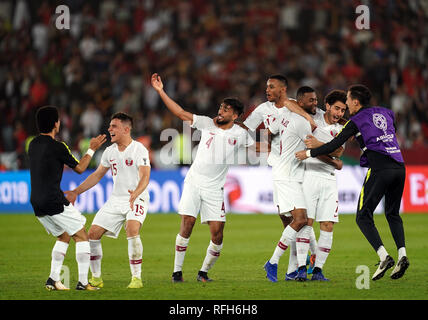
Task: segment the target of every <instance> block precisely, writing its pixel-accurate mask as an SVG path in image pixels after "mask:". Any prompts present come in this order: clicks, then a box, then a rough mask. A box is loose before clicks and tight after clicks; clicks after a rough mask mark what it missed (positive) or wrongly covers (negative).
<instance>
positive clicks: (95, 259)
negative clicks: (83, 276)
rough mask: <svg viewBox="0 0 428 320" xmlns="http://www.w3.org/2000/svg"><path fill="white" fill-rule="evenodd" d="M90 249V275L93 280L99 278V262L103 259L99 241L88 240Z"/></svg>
mask: <svg viewBox="0 0 428 320" xmlns="http://www.w3.org/2000/svg"><path fill="white" fill-rule="evenodd" d="M89 245H90V248H91V264H90V265H91V273H92V276H93V277H95V278H99V277H101V260H102V258H103V248H102V247H101V240H89Z"/></svg>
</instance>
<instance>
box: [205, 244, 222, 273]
mask: <svg viewBox="0 0 428 320" xmlns="http://www.w3.org/2000/svg"><path fill="white" fill-rule="evenodd" d="M222 248H223V243H222V244H215V243H214V242H212V241H210V244H209V246H208V248H207V254H206V256H205V259H204V262H203V264H202V268H201V271H204V272H207V271H208V270H210V269H211V268H212V267H213V265H214V263H215V262H216V261H217V259H218V257H219V256H220V251H221V249H222Z"/></svg>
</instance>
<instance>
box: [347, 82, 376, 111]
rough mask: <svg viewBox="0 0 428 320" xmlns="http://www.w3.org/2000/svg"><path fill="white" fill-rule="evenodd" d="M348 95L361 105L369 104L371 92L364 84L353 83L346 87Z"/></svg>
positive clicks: (366, 105)
mask: <svg viewBox="0 0 428 320" xmlns="http://www.w3.org/2000/svg"><path fill="white" fill-rule="evenodd" d="M348 92H349V95H350V96H351V98H352V99H356V100H358V101H359V102H360V104H361V105H362V106H363V107H368V106H369V105H370V99H371V97H372V94H371V92H370V90H369V88H367V87H366V86H364V85H362V84H354V85H352V86H350V87H349V88H348Z"/></svg>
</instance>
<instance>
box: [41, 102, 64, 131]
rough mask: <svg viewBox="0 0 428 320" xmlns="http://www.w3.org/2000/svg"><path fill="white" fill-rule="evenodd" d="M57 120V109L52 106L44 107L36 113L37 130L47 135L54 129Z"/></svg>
mask: <svg viewBox="0 0 428 320" xmlns="http://www.w3.org/2000/svg"><path fill="white" fill-rule="evenodd" d="M58 120H59V114H58V109H57V108H56V107H54V106H44V107H41V108H39V109H38V110H37V111H36V123H37V130H39V132H40V133H49V132H51V131H52V130H53V128H55V123H56V122H58Z"/></svg>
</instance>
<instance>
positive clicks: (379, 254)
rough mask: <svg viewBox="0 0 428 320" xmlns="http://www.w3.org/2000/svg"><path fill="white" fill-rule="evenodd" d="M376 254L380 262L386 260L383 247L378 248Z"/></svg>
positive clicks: (385, 252)
mask: <svg viewBox="0 0 428 320" xmlns="http://www.w3.org/2000/svg"><path fill="white" fill-rule="evenodd" d="M376 252H377V254H378V256H379V258H380V261H384V260H385V259H386V256H387V255H388V252H387V251H386V249H385V247H384V246H380V247H379V249H377V251H376Z"/></svg>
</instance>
